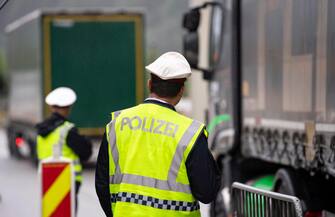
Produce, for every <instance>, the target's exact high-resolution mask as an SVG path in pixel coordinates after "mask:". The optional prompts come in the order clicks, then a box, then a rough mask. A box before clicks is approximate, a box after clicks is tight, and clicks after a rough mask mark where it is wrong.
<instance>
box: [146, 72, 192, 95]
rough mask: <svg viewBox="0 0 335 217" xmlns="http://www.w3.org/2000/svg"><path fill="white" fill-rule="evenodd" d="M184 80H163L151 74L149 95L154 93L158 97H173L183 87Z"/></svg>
mask: <svg viewBox="0 0 335 217" xmlns="http://www.w3.org/2000/svg"><path fill="white" fill-rule="evenodd" d="M185 80H186V79H185V78H182V79H172V80H163V79H161V78H159V77H158V76H157V75H154V74H152V73H151V89H150V92H151V93H155V94H157V95H158V96H160V97H175V96H177V95H178V93H179V92H180V90H181V88H182V87H183V86H184V82H185Z"/></svg>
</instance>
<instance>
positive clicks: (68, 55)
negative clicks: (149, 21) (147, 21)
mask: <svg viewBox="0 0 335 217" xmlns="http://www.w3.org/2000/svg"><path fill="white" fill-rule="evenodd" d="M142 28H143V23H142V16H141V15H136V14H134V15H131V14H128V15H118V14H116V15H105V16H93V15H90V16H85V15H45V16H44V17H43V34H44V40H45V43H44V54H45V55H44V58H45V59H44V93H45V94H47V93H48V92H49V90H51V89H54V88H56V87H59V86H69V87H71V88H73V89H74V90H75V91H76V93H77V95H78V100H77V102H76V104H75V106H74V108H73V111H72V113H71V117H70V119H71V120H72V121H73V122H74V123H76V124H77V126H78V127H79V128H80V130H81V131H82V132H83V133H85V134H86V135H97V134H102V131H103V127H104V125H105V124H106V123H107V122H108V121H109V118H110V112H111V111H115V110H120V109H123V108H126V107H130V106H133V105H136V104H137V103H140V102H141V101H142V100H143V89H144V88H143V82H144V81H143V76H144V75H143V48H142V43H143V38H142ZM47 42H49V43H47ZM45 114H48V110H45Z"/></svg>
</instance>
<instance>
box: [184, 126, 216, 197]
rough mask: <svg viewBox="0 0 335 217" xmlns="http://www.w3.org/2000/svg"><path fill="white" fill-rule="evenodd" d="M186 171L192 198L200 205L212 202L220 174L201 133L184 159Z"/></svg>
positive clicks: (205, 139)
mask: <svg viewBox="0 0 335 217" xmlns="http://www.w3.org/2000/svg"><path fill="white" fill-rule="evenodd" d="M186 169H187V175H188V179H189V181H190V186H191V191H192V194H193V196H194V197H195V198H196V199H197V200H199V201H200V202H202V203H210V202H212V201H213V200H214V199H215V197H216V194H217V192H218V191H219V189H220V185H221V173H220V170H219V168H218V167H217V164H216V162H215V160H214V158H213V156H212V154H211V153H210V151H209V149H208V143H207V137H206V136H205V133H204V132H203V133H202V134H201V135H200V136H199V138H198V139H197V141H196V143H195V144H194V146H193V148H192V150H191V151H190V153H189V155H188V157H187V159H186Z"/></svg>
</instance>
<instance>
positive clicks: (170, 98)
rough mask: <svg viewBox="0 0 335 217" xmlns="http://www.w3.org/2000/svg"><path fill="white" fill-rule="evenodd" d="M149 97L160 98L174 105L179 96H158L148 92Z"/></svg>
mask: <svg viewBox="0 0 335 217" xmlns="http://www.w3.org/2000/svg"><path fill="white" fill-rule="evenodd" d="M149 97H150V98H154V99H158V100H161V101H164V102H166V103H168V104H170V105H173V106H176V105H177V104H178V102H179V101H180V98H181V97H179V96H175V97H160V96H158V95H157V94H155V93H150V96H149Z"/></svg>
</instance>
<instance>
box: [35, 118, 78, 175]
mask: <svg viewBox="0 0 335 217" xmlns="http://www.w3.org/2000/svg"><path fill="white" fill-rule="evenodd" d="M73 127H74V124H72V123H70V122H68V121H65V122H64V123H63V124H62V125H60V126H59V127H57V128H56V129H55V130H54V131H53V132H51V133H50V134H49V135H47V136H46V137H42V136H40V135H38V136H37V157H38V159H39V160H43V159H46V158H49V157H51V156H52V155H53V150H54V149H53V146H54V145H56V144H57V145H61V147H62V156H63V157H66V158H69V159H71V160H73V163H74V171H75V176H76V177H75V180H76V181H78V182H81V181H82V180H83V177H82V166H81V164H80V161H79V157H78V155H77V154H76V153H74V152H73V151H72V149H71V148H70V147H69V146H68V145H67V143H66V137H67V134H68V132H69V131H70V130H71V129H72V128H73Z"/></svg>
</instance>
